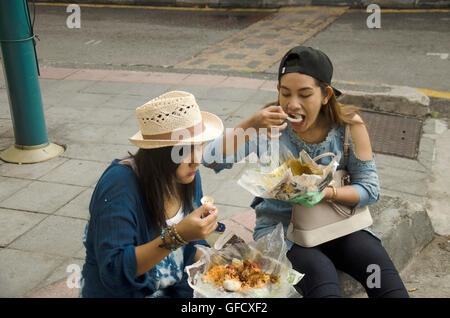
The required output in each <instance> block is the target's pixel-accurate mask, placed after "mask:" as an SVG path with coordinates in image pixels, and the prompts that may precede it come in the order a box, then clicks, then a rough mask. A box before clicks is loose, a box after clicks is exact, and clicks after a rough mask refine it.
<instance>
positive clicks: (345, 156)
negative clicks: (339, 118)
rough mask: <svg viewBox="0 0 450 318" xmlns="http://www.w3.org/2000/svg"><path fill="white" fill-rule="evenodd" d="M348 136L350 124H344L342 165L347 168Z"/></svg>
mask: <svg viewBox="0 0 450 318" xmlns="http://www.w3.org/2000/svg"><path fill="white" fill-rule="evenodd" d="M349 136H350V125H349V124H346V125H345V135H344V167H345V169H347V163H348V148H349V147H350V144H349V142H348V138H349Z"/></svg>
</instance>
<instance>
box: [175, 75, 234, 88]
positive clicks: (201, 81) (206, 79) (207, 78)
mask: <svg viewBox="0 0 450 318" xmlns="http://www.w3.org/2000/svg"><path fill="white" fill-rule="evenodd" d="M226 78H227V77H226V76H223V75H208V74H191V75H189V76H188V77H186V78H185V79H184V80H183V85H199V86H208V88H209V87H211V86H216V85H219V84H220V83H221V82H223V81H224V80H225V79H226Z"/></svg>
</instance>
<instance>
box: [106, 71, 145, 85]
mask: <svg viewBox="0 0 450 318" xmlns="http://www.w3.org/2000/svg"><path fill="white" fill-rule="evenodd" d="M148 75H149V73H148V72H136V71H114V72H110V73H107V74H106V76H105V77H104V78H102V81H105V82H130V83H142V82H143V81H144V80H145V79H146V78H147V77H148Z"/></svg>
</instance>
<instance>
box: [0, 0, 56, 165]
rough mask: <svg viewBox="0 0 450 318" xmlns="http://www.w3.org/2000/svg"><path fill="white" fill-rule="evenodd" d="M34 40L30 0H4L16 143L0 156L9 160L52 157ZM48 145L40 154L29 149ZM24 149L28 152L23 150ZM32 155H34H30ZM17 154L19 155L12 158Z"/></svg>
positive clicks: (0, 11) (1, 9) (1, 26)
mask: <svg viewBox="0 0 450 318" xmlns="http://www.w3.org/2000/svg"><path fill="white" fill-rule="evenodd" d="M33 39H34V34H33V32H32V26H31V23H30V18H29V13H28V4H27V1H26V0H1V1H0V43H1V52H2V57H3V72H4V76H5V82H6V86H7V90H8V97H9V105H10V110H11V119H12V122H13V128H14V137H15V145H14V147H10V149H8V150H7V151H5V152H3V153H2V154H1V155H0V157H1V159H3V160H5V161H9V162H19V163H29V162H38V161H43V160H46V159H50V158H48V157H49V155H46V154H45V153H47V152H48V146H49V145H50V143H49V140H48V137H47V129H46V125H45V118H44V111H43V106H42V96H41V90H40V86H39V79H38V71H37V61H36V58H35V51H34V43H33ZM46 147H47V150H46V151H44V153H43V154H41V155H37V156H36V154H35V153H34V154H31V153H30V152H26V151H27V150H37V149H43V148H46ZM51 148H54V147H51ZM21 150H23V151H25V152H23V151H22V153H20V151H21ZM12 152H13V153H14V154H13V153H12ZM17 152H19V154H18V153H17ZM41 152H42V151H41ZM30 154H31V157H32V158H28V157H29V156H30ZM17 156H18V158H13V157H17ZM41 157H42V158H41ZM50 157H51V158H53V157H55V155H53V153H52V154H50Z"/></svg>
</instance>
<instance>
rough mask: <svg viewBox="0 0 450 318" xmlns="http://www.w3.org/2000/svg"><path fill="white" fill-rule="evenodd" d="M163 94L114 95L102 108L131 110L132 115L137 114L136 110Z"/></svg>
mask: <svg viewBox="0 0 450 318" xmlns="http://www.w3.org/2000/svg"><path fill="white" fill-rule="evenodd" d="M159 95H161V94H158V93H156V94H153V93H152V92H148V94H145V95H136V96H134V95H125V94H123V95H114V96H111V97H109V99H108V100H106V101H105V102H104V103H103V105H102V107H104V108H120V109H127V110H130V114H133V113H135V111H136V108H138V107H139V106H142V105H144V104H145V103H147V102H148V101H149V100H151V99H152V98H153V97H156V96H159Z"/></svg>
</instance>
